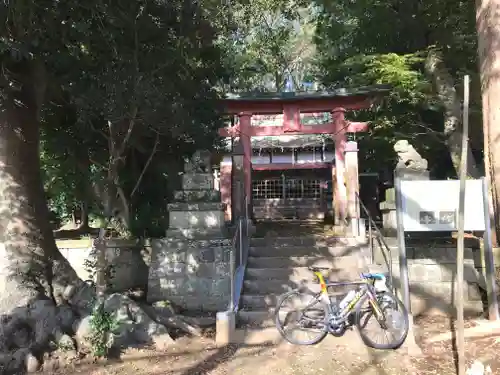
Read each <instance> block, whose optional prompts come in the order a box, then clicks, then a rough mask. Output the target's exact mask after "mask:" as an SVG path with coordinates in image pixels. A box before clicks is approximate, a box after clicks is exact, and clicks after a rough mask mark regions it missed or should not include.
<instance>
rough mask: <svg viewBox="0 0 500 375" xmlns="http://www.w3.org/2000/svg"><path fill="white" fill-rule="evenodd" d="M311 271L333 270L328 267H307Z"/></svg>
mask: <svg viewBox="0 0 500 375" xmlns="http://www.w3.org/2000/svg"><path fill="white" fill-rule="evenodd" d="M307 268H308V269H309V271H312V272H321V271H330V269H331V268H328V267H307Z"/></svg>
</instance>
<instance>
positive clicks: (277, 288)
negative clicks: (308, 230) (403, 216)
mask: <svg viewBox="0 0 500 375" xmlns="http://www.w3.org/2000/svg"><path fill="white" fill-rule="evenodd" d="M370 259H371V257H370V250H369V245H368V244H367V243H364V242H360V241H358V240H356V239H354V238H349V237H334V238H332V237H329V238H325V237H322V236H315V235H310V236H308V235H302V236H300V237H274V238H273V237H266V238H252V239H251V244H250V251H249V258H248V264H247V270H246V275H245V281H244V287H243V293H242V297H241V301H240V311H239V313H238V323H239V324H241V325H250V326H259V327H269V326H273V325H274V321H273V312H274V309H275V307H276V302H277V299H278V297H279V295H280V294H282V293H285V292H287V291H289V290H292V289H296V288H298V287H302V288H307V289H309V290H311V291H318V290H319V285H317V284H315V283H314V280H313V279H314V276H313V274H312V272H311V271H309V270H308V268H307V267H310V266H319V267H329V268H332V272H331V274H330V277H329V281H332V282H333V281H345V280H356V279H357V278H359V273H360V272H364V271H368V265H369V262H370Z"/></svg>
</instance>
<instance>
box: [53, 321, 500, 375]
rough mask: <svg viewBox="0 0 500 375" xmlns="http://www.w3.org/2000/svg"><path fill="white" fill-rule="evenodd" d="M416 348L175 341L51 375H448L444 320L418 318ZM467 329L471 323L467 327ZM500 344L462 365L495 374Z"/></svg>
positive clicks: (479, 347)
mask: <svg viewBox="0 0 500 375" xmlns="http://www.w3.org/2000/svg"><path fill="white" fill-rule="evenodd" d="M415 324H416V328H415V331H416V336H417V343H418V344H419V346H420V347H421V348H422V352H423V355H422V356H418V357H410V356H409V355H408V354H407V351H406V350H405V348H404V347H403V348H402V349H400V350H398V351H372V350H369V349H367V348H366V347H364V346H363V345H360V344H359V343H358V342H352V343H348V344H346V343H345V342H344V343H343V344H341V345H339V344H338V341H337V343H336V339H335V338H333V337H328V338H327V339H325V340H324V341H323V342H322V343H320V344H318V345H316V346H310V347H297V346H292V345H290V344H287V343H283V342H281V343H277V344H274V343H271V342H269V343H263V344H259V345H229V346H226V347H223V348H217V347H216V346H215V344H214V341H213V339H211V338H203V339H188V338H182V339H179V340H178V341H177V342H176V344H175V345H174V346H171V347H169V348H168V349H167V350H165V351H156V350H153V349H148V348H145V349H131V350H128V351H127V352H126V353H124V354H123V356H122V358H121V359H120V360H119V361H116V360H115V361H99V362H97V363H95V362H92V361H91V360H90V359H83V360H80V361H77V362H75V363H73V364H71V365H68V367H66V368H64V369H59V370H58V371H57V372H54V371H51V372H50V373H51V374H54V373H56V374H61V375H62V374H68V375H69V374H82V375H201V374H210V375H226V374H234V375H254V374H256V373H257V371H259V370H263V369H265V371H266V373H269V374H274V373H277V374H280V375H302V374H303V375H306V374H319V375H321V374H343V375H407V374H408V375H409V374H419V375H431V374H433V375H452V374H456V370H455V351H454V346H453V344H452V341H451V340H449V339H447V340H444V341H439V342H430V341H432V339H433V338H434V339H435V338H436V337H437V335H439V334H441V333H446V332H448V333H449V332H450V327H452V325H453V322H452V321H450V320H449V319H445V318H438V317H435V318H421V319H417V320H416V321H415ZM467 325H468V326H469V327H471V326H474V325H475V323H474V322H472V321H468V322H467ZM499 350H500V343H498V342H496V339H495V337H486V338H485V337H476V338H473V339H470V338H469V339H467V342H466V352H467V363H468V365H470V364H471V363H472V362H473V361H474V360H480V361H482V362H483V363H484V364H486V365H489V366H491V368H492V370H493V374H500V356H498V354H497V353H498V351H499Z"/></svg>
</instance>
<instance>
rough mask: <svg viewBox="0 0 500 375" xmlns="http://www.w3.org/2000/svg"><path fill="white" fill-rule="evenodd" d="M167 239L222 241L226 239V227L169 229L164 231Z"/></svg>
mask: <svg viewBox="0 0 500 375" xmlns="http://www.w3.org/2000/svg"><path fill="white" fill-rule="evenodd" d="M166 236H167V238H171V239H173V240H186V239H188V240H205V239H206V240H222V239H226V238H227V237H228V230H227V227H226V226H224V227H222V228H212V229H206V228H171V229H167V231H166Z"/></svg>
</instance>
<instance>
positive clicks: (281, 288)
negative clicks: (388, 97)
mask: <svg viewBox="0 0 500 375" xmlns="http://www.w3.org/2000/svg"><path fill="white" fill-rule="evenodd" d="M298 288H301V289H305V290H309V291H314V292H319V291H320V286H319V285H318V284H314V283H312V282H308V281H305V280H304V281H303V282H295V281H290V280H245V281H244V284H243V294H260V295H267V294H283V293H287V292H289V291H291V290H294V289H298Z"/></svg>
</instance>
